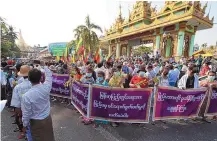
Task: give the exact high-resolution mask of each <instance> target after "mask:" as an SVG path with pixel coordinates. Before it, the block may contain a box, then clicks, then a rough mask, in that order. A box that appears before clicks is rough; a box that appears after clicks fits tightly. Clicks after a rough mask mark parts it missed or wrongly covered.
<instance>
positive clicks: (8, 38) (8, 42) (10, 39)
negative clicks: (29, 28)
mask: <svg viewBox="0 0 217 141" xmlns="http://www.w3.org/2000/svg"><path fill="white" fill-rule="evenodd" d="M0 24H1V25H0V26H1V54H2V57H7V56H10V57H15V56H17V57H19V56H20V50H19V48H18V47H17V46H16V44H15V40H16V39H17V33H16V32H15V31H14V27H13V26H9V25H8V24H7V23H6V22H5V19H4V18H2V17H0Z"/></svg>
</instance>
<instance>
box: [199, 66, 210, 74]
mask: <svg viewBox="0 0 217 141" xmlns="http://www.w3.org/2000/svg"><path fill="white" fill-rule="evenodd" d="M209 70H210V68H209V66H204V67H203V68H202V69H201V71H200V73H199V74H200V76H204V75H206V73H207V72H208V71H209Z"/></svg>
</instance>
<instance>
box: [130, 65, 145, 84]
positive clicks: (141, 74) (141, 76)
mask: <svg viewBox="0 0 217 141" xmlns="http://www.w3.org/2000/svg"><path fill="white" fill-rule="evenodd" d="M148 84H149V79H148V77H147V76H146V74H145V66H141V67H140V70H139V71H138V75H135V76H133V78H132V79H131V81H130V87H131V88H147V87H148Z"/></svg>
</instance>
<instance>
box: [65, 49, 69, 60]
mask: <svg viewBox="0 0 217 141" xmlns="http://www.w3.org/2000/svg"><path fill="white" fill-rule="evenodd" d="M65 57H66V58H65V62H69V47H68V46H66V49H65Z"/></svg>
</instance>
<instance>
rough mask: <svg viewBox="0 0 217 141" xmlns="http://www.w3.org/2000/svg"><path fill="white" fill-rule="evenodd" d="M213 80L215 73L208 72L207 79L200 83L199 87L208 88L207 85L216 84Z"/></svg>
mask: <svg viewBox="0 0 217 141" xmlns="http://www.w3.org/2000/svg"><path fill="white" fill-rule="evenodd" d="M215 79H216V73H215V72H214V71H209V72H208V77H207V78H206V79H205V80H202V81H200V86H201V87H208V84H209V83H213V82H214V81H215V82H216V80H215Z"/></svg>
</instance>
